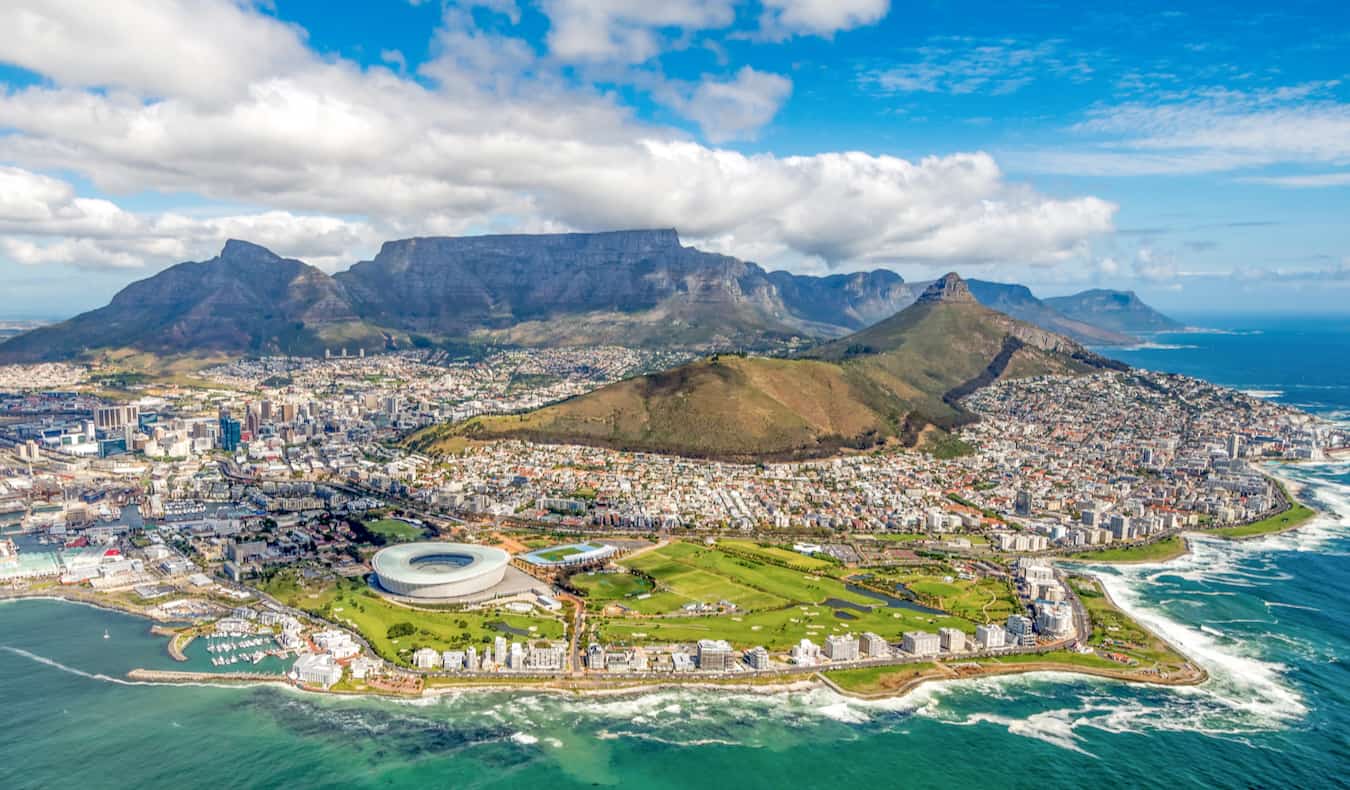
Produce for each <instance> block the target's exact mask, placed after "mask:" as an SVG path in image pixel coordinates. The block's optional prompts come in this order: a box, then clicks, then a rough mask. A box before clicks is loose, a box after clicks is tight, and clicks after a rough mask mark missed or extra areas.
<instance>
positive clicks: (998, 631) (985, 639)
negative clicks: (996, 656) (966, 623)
mask: <svg viewBox="0 0 1350 790" xmlns="http://www.w3.org/2000/svg"><path fill="white" fill-rule="evenodd" d="M1006 641H1007V632H1005V631H1004V630H1003V626H1001V625H999V624H998V623H990V624H989V625H977V626H975V644H976V645H977V646H978V647H979V648H980V649H981V650H992V649H994V648H999V647H1003V645H1004V644H1005V643H1006Z"/></svg>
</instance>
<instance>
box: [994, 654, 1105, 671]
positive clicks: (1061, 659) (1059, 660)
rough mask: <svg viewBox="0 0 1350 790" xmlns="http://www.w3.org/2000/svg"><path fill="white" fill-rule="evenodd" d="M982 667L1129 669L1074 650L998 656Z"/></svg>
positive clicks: (1094, 655)
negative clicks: (1045, 666) (1052, 666)
mask: <svg viewBox="0 0 1350 790" xmlns="http://www.w3.org/2000/svg"><path fill="white" fill-rule="evenodd" d="M978 663H979V664H980V665H981V666H990V665H995V664H1064V665H1066V666H1070V667H1088V668H1091V669H1117V670H1124V669H1129V667H1127V666H1125V665H1124V664H1121V663H1119V662H1117V661H1112V660H1111V659H1109V658H1103V657H1102V656H1099V655H1097V654H1096V653H1075V652H1074V651H1072V650H1055V651H1053V652H1050V653H1041V654H1036V653H1021V654H1018V655H1012V656H997V657H994V658H982V659H980V660H979V662H978Z"/></svg>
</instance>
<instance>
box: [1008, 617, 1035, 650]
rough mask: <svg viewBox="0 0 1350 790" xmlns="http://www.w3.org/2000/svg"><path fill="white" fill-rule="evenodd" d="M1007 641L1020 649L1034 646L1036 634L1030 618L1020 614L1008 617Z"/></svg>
mask: <svg viewBox="0 0 1350 790" xmlns="http://www.w3.org/2000/svg"><path fill="white" fill-rule="evenodd" d="M1007 630H1008V641H1009V642H1011V643H1013V644H1016V645H1021V646H1022V647H1035V646H1036V632H1035V629H1034V628H1033V624H1032V621H1031V618H1030V617H1027V616H1026V615H1021V614H1010V615H1008V627H1007Z"/></svg>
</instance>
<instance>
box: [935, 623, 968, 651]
mask: <svg viewBox="0 0 1350 790" xmlns="http://www.w3.org/2000/svg"><path fill="white" fill-rule="evenodd" d="M938 642H939V643H940V644H941V645H942V649H943V650H946V651H947V652H948V653H964V652H965V650H966V634H965V632H964V631H962V630H961V629H960V628H939V629H938Z"/></svg>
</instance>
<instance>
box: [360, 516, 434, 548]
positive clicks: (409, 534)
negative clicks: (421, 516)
mask: <svg viewBox="0 0 1350 790" xmlns="http://www.w3.org/2000/svg"><path fill="white" fill-rule="evenodd" d="M365 525H366V529H368V530H370V531H371V532H374V533H375V534H377V535H383V536H384V537H385V538H386V539H388V540H389V541H390V542H392V543H407V542H408V541H412V540H417V539H419V538H421V537H423V536H424V535H425V534H426V533H425V532H424V531H423V530H422V528H421V527H418V526H416V525H414V524H409V523H408V522H406V521H402V520H400V519H396V518H381V519H376V520H374V521H367V522H365Z"/></svg>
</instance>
